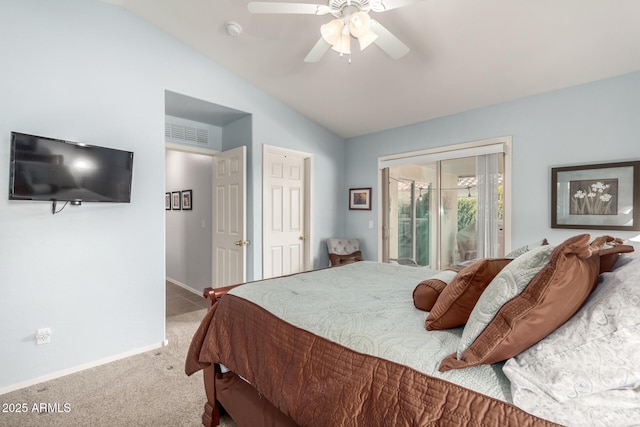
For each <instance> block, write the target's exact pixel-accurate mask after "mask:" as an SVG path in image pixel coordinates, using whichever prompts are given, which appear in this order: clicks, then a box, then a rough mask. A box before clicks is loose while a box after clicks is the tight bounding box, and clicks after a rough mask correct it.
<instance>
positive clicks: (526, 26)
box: [105, 0, 640, 138]
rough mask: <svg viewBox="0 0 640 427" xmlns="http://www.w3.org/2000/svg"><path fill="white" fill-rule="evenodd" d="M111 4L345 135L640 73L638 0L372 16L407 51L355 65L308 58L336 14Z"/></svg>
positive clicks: (494, 1) (184, 1) (208, 2)
mask: <svg viewBox="0 0 640 427" xmlns="http://www.w3.org/2000/svg"><path fill="white" fill-rule="evenodd" d="M105 1H107V2H109V3H115V4H119V5H120V6H121V7H123V8H125V9H126V10H128V11H129V12H131V13H133V14H135V15H137V16H139V17H141V18H142V19H144V20H146V21H148V22H150V23H152V24H153V25H155V26H157V27H159V28H160V29H162V30H163V31H165V32H167V33H168V34H170V35H172V36H174V37H175V38H177V39H179V40H181V41H182V42H184V43H185V44H187V45H189V46H191V47H192V48H193V49H195V50H197V51H199V52H201V53H203V54H204V55H206V56H208V57H210V58H211V59H213V60H214V61H215V62H217V63H218V64H220V65H222V66H224V67H225V68H227V69H229V70H231V71H232V72H234V73H235V74H237V75H239V76H241V77H242V78H244V79H246V80H247V81H249V82H250V83H252V84H253V85H255V86H257V87H259V88H261V89H262V90H264V91H265V92H266V93H268V94H270V95H272V96H273V97H275V98H277V99H280V100H281V101H282V102H284V103H285V104H287V105H289V106H291V107H292V108H294V109H295V110H298V111H299V112H300V113H302V114H304V115H306V116H307V117H309V118H311V119H312V120H314V121H316V122H318V123H319V124H321V125H323V126H324V127H326V128H328V129H330V130H331V131H333V132H334V133H335V134H337V135H339V136H341V137H343V138H350V137H354V136H359V135H363V134H368V133H373V132H377V131H380V130H383V129H388V128H394V127H398V126H402V125H405V124H410V123H415V122H419V121H423V120H428V119H433V118H436V117H442V116H446V115H450V114H455V113H459V112H462V111H466V110H470V109H474V108H479V107H484V106H488V105H492V104H496V103H500V102H504V101H508V100H513V99H517V98H521V97H525V96H529V95H534V94H538V93H543V92H547V91H551V90H555V89H560V88H564V87H569V86H573V85H578V84H582V83H586V82H590V81H595V80H599V79H604V78H608V77H613V76H616V75H621V74H626V73H629V72H634V71H638V70H640V24H639V23H640V1H638V0H473V1H469V0H416V2H415V3H413V4H410V5H408V6H405V7H402V8H398V9H394V10H389V11H385V12H382V13H376V12H371V13H370V15H371V16H372V18H374V19H375V20H377V21H379V22H380V23H381V24H382V25H383V26H384V27H386V28H387V29H388V30H390V31H391V32H392V33H393V34H395V35H396V36H397V37H398V38H399V39H400V40H402V42H404V43H405V44H406V45H407V46H408V47H409V48H410V51H409V53H408V54H407V55H405V56H404V57H402V58H400V59H397V60H394V59H391V58H390V57H389V56H387V55H386V54H385V53H384V52H383V51H382V50H381V49H380V48H379V47H378V46H375V45H372V46H370V47H368V48H367V49H366V50H364V51H362V52H360V51H358V49H356V45H352V48H353V49H352V54H351V63H349V61H348V60H347V58H346V57H343V58H340V56H339V54H338V53H336V52H334V51H331V50H330V51H328V52H327V53H326V54H325V55H324V57H323V58H322V59H321V60H320V61H319V62H316V63H305V62H304V61H303V60H304V58H305V56H306V55H307V53H308V52H309V51H310V50H311V48H313V46H314V45H315V44H316V42H317V41H318V39H319V38H320V26H321V25H322V24H324V23H327V22H329V21H330V20H331V19H333V16H331V15H324V16H315V15H292V14H288V15H265V14H252V13H249V11H248V8H247V3H248V1H245V0H105ZM280 1H281V2H290V1H287V0H280ZM383 1H384V0H383ZM298 2H299V3H314V1H312V0H298ZM318 3H319V4H327V3H326V2H325V1H322V0H320V1H319V2H318ZM229 21H234V22H237V23H238V24H240V26H241V27H242V33H241V34H240V35H238V36H235V37H234V36H231V35H229V34H228V33H227V31H226V29H225V24H226V23H227V22H229Z"/></svg>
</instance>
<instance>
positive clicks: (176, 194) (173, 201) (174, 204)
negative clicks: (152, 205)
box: [171, 191, 180, 211]
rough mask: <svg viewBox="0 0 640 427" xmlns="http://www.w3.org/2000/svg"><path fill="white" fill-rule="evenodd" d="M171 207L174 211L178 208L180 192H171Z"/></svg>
mask: <svg viewBox="0 0 640 427" xmlns="http://www.w3.org/2000/svg"><path fill="white" fill-rule="evenodd" d="M171 209H173V210H174V211H179V210H180V192H179V191H174V192H172V193H171Z"/></svg>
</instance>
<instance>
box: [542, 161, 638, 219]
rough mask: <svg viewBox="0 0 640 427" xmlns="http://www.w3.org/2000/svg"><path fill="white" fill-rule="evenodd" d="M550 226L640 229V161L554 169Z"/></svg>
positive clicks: (552, 174) (552, 170)
mask: <svg viewBox="0 0 640 427" xmlns="http://www.w3.org/2000/svg"><path fill="white" fill-rule="evenodd" d="M551 228H580V229H593V230H624V231H638V230H640V161H628V162H616V163H599V164H591V165H580V166H565V167H556V168H552V169H551Z"/></svg>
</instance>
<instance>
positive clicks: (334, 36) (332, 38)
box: [320, 19, 344, 45]
mask: <svg viewBox="0 0 640 427" xmlns="http://www.w3.org/2000/svg"><path fill="white" fill-rule="evenodd" d="M343 26H344V24H343V23H342V21H341V20H339V19H334V20H333V21H331V22H328V23H326V24H324V25H321V26H320V34H321V35H322V38H323V39H324V41H326V42H327V43H329V44H330V45H334V44H336V43H338V41H339V40H340V38H341V37H342V27H343Z"/></svg>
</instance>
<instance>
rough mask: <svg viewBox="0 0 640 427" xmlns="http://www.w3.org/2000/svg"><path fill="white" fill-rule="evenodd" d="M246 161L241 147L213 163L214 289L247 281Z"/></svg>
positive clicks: (244, 149)
mask: <svg viewBox="0 0 640 427" xmlns="http://www.w3.org/2000/svg"><path fill="white" fill-rule="evenodd" d="M246 158H247V155H246V147H238V148H234V149H232V150H228V151H223V152H222V153H219V154H216V156H215V157H214V161H213V224H214V226H213V227H212V229H213V230H212V233H213V236H212V240H213V262H212V266H213V271H212V272H211V278H212V280H213V284H212V286H213V287H214V288H218V287H221V286H227V285H233V284H236V283H243V282H245V281H246V268H245V265H246V252H247V251H246V246H247V245H248V244H249V242H248V241H247V240H246V234H245V229H246V208H245V194H246Z"/></svg>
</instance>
